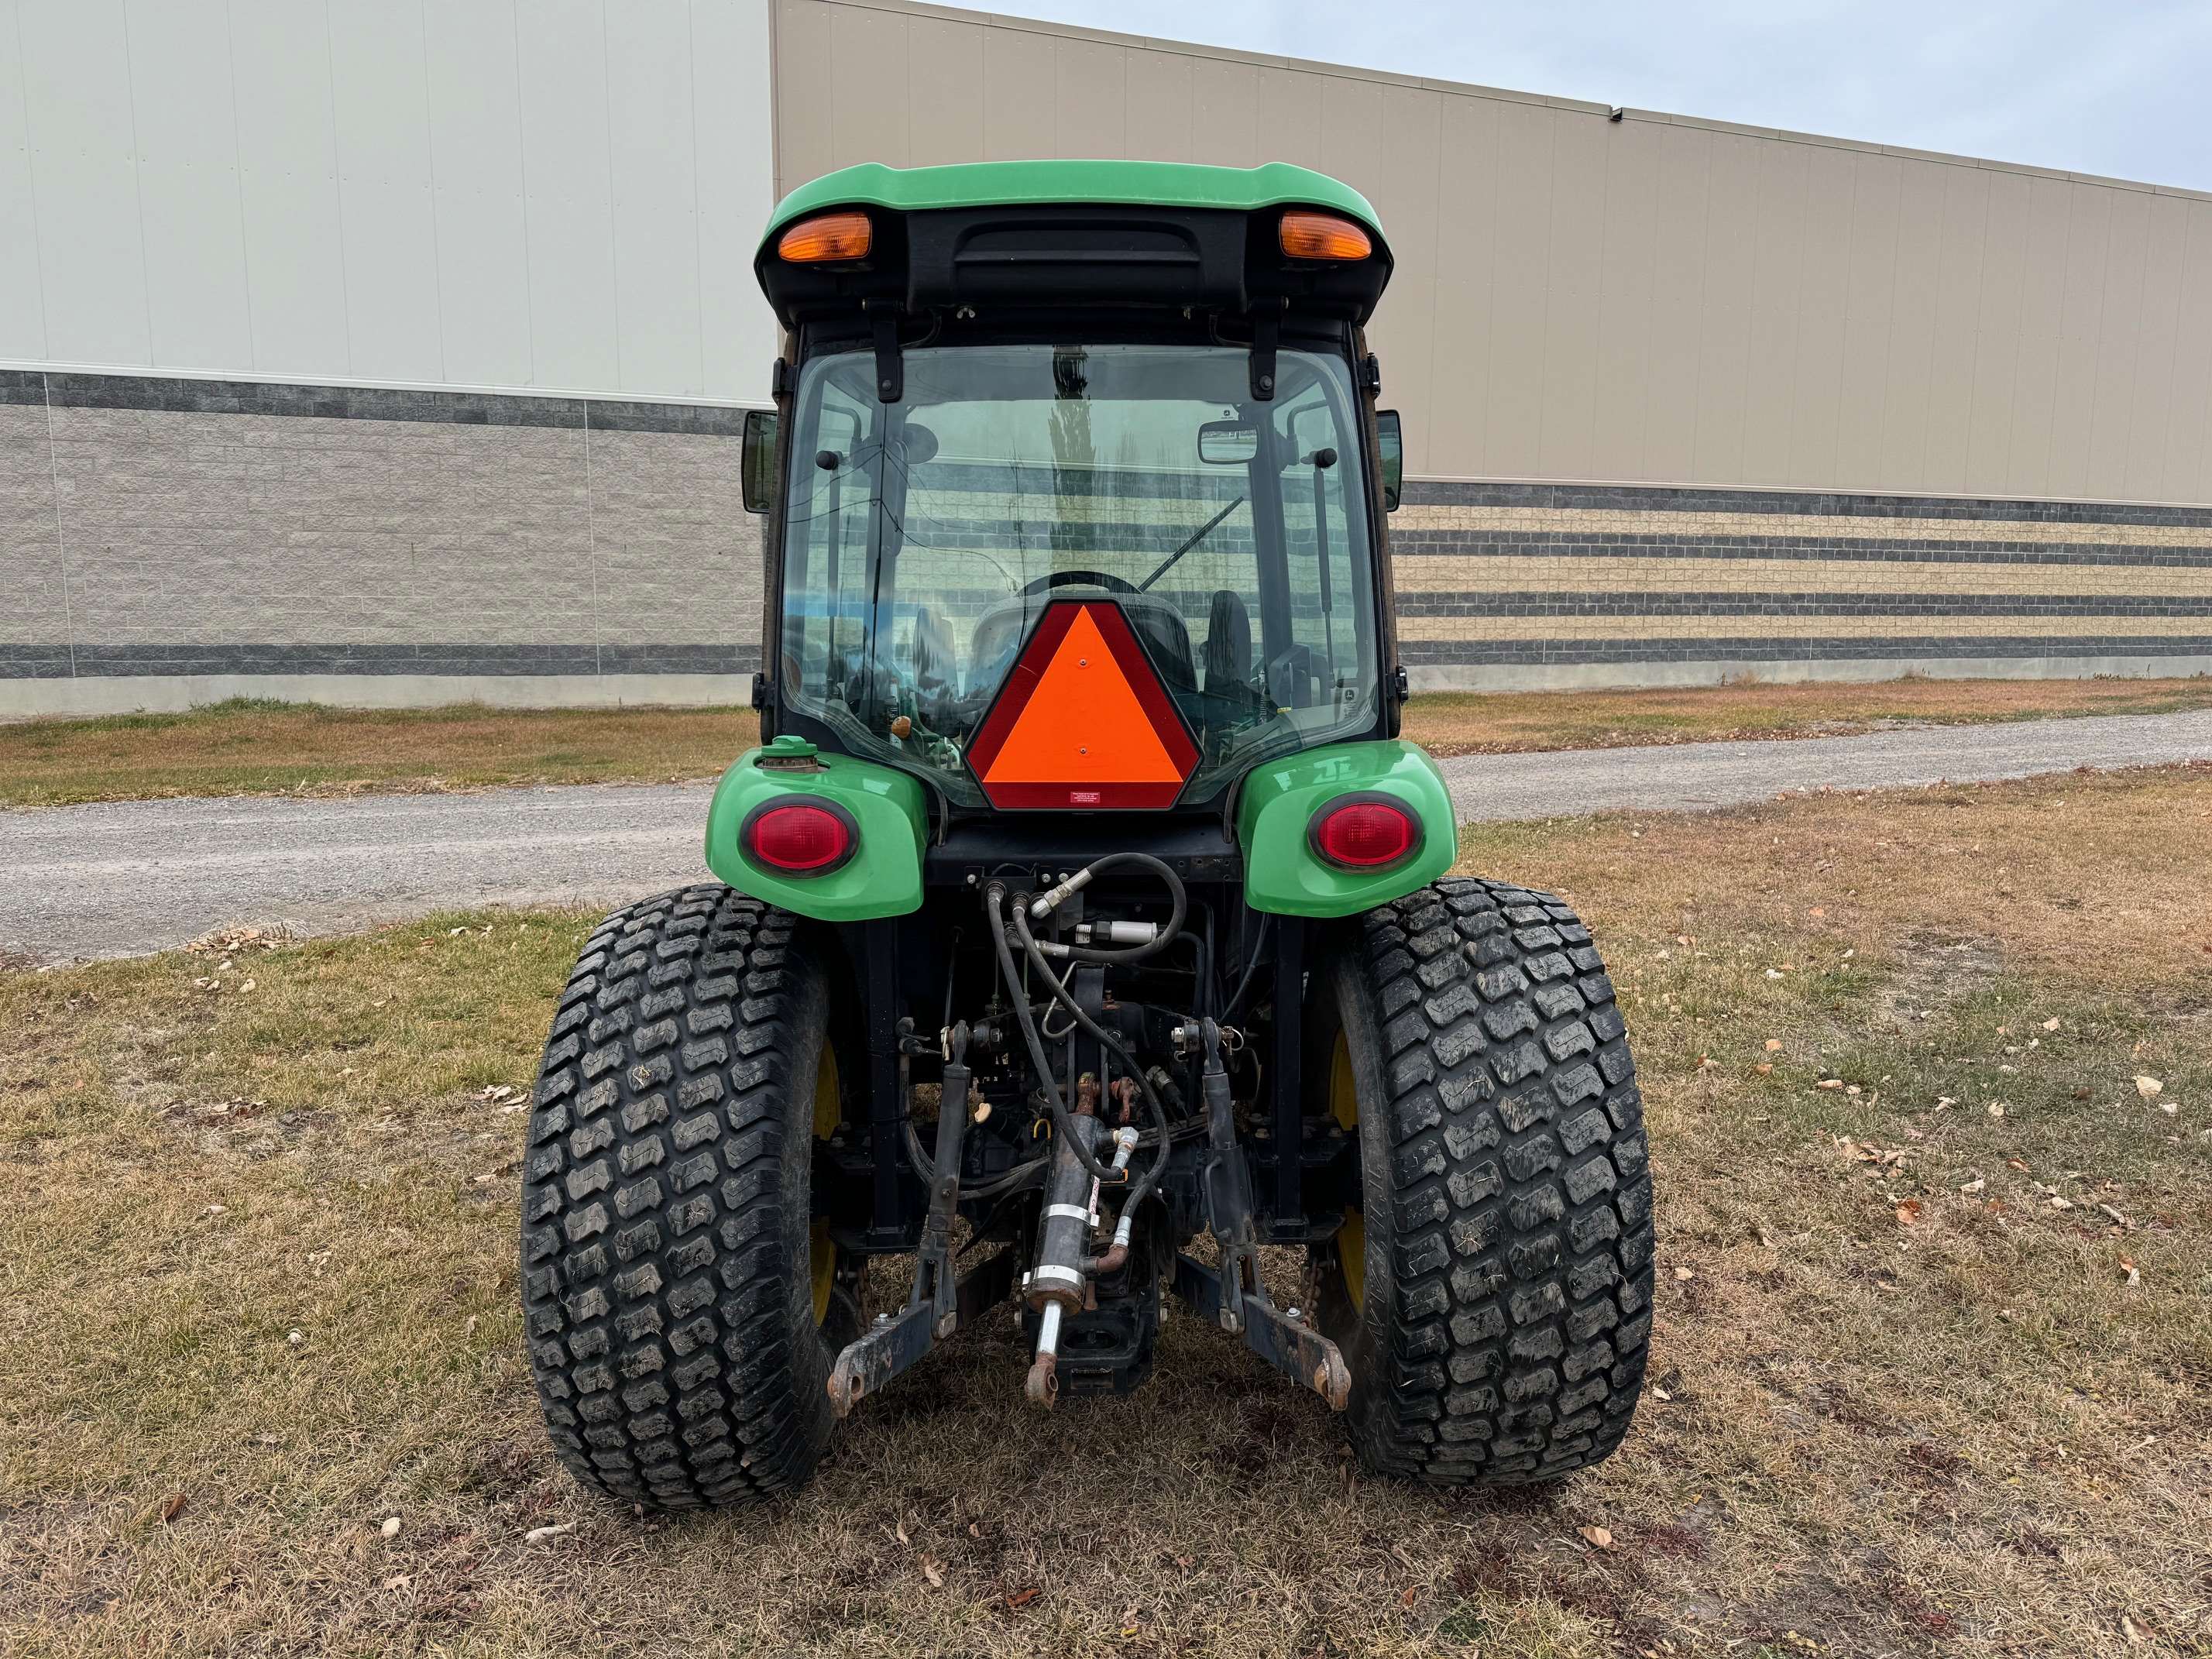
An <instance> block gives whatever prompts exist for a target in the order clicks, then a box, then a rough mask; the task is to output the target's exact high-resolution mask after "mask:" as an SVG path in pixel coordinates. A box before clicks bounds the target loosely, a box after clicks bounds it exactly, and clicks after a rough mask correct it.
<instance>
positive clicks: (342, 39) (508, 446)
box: [0, 0, 775, 714]
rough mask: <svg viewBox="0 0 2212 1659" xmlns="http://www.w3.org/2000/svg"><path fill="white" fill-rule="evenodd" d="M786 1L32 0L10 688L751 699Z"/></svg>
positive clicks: (12, 201)
mask: <svg viewBox="0 0 2212 1659" xmlns="http://www.w3.org/2000/svg"><path fill="white" fill-rule="evenodd" d="M769 40H770V34H769V15H768V0H523V3H516V0H432V3H429V4H422V3H418V0H227V3H226V0H127V3H126V0H0V714H9V713H18V714H26V713H56V712H67V711H91V710H101V709H108V708H134V707H149V706H160V707H175V706H179V705H182V704H186V703H191V702H206V701H210V700H214V699H216V698H220V697H223V696H234V695H255V696H287V697H297V698H319V699H328V700H334V701H343V702H450V701H453V700H456V699H458V698H463V697H477V698H485V699H491V700H497V701H507V702H593V701H607V700H611V699H621V700H640V699H646V700H664V701H678V700H682V701H709V700H734V699H736V698H738V697H741V696H743V693H744V684H745V678H744V677H745V676H746V675H747V674H749V673H750V671H751V670H752V668H753V666H754V665H755V662H756V659H757V640H758V637H759V620H758V619H759V607H760V597H759V596H760V552H759V540H758V535H757V525H756V520H753V519H751V518H750V517H748V516H747V515H746V514H745V513H744V512H743V511H742V510H741V509H740V505H739V502H738V495H737V484H736V479H737V472H738V422H739V419H740V411H739V410H737V409H736V408H734V407H732V403H734V402H738V401H745V402H756V403H758V402H765V401H766V392H767V378H768V365H769V360H770V358H771V357H772V356H774V353H775V329H774V324H773V319H772V318H771V317H770V314H769V310H768V307H767V306H766V305H765V304H764V303H763V301H762V300H761V298H760V295H759V292H758V289H757V287H756V286H755V284H754V282H753V277H752V272H751V259H752V253H753V249H754V247H755V246H756V243H757V239H758V237H759V234H760V228H761V226H762V223H763V221H764V220H765V219H766V217H767V215H768V212H769V207H770V205H771V204H772V202H773V178H772V167H771V161H770V157H771V155H772V151H773V148H774V143H773V133H772V124H771V121H770V117H769V82H770V76H771V66H770V62H769Z"/></svg>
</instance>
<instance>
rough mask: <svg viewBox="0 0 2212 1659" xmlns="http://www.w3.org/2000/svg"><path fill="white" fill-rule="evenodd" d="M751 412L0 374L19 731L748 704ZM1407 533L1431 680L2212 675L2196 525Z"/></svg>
mask: <svg viewBox="0 0 2212 1659" xmlns="http://www.w3.org/2000/svg"><path fill="white" fill-rule="evenodd" d="M741 419H742V416H741V415H740V413H739V411H737V410H731V409H727V408H720V407H703V406H696V405H688V404H637V403H618V402H611V401H605V400H598V399H588V400H587V399H580V398H536V397H516V396H476V395H471V394H459V393H451V392H401V391H391V390H378V389H364V388H343V387H329V386H273V385H266V384H258V383H234V382H219V381H204V380H173V379H164V378H150V377H149V378H136V377H130V376H118V375H93V374H39V373H35V372H13V371H8V372H0V713H15V714H24V713H40V712H55V711H61V710H67V709H80V708H131V707H140V706H144V707H162V706H167V707H175V706H181V705H183V704H185V703H188V702H200V701H207V700H210V699H211V698H213V697H218V696H234V695H240V694H258V695H268V696H321V697H329V698H343V699H345V700H348V701H358V702H437V701H448V700H452V699H453V698H456V697H488V698H491V699H494V700H505V701H515V702H532V701H536V702H585V701H610V700H616V699H623V700H648V699H651V700H665V701H695V700H709V699H712V700H730V699H735V698H739V697H742V696H743V695H744V686H745V683H746V678H747V677H749V676H750V674H751V672H752V671H753V670H754V669H755V668H756V667H757V665H758V656H759V652H758V641H759V618H760V606H761V585H760V583H761V571H760V550H759V540H758V524H759V521H758V520H756V519H753V518H751V517H750V516H748V515H747V514H746V513H744V511H743V509H742V505H741V502H740V501H739V499H738V448H739V435H738V434H739V424H740V422H741ZM1167 507H1174V509H1175V512H1176V524H1178V525H1179V524H1180V523H1181V522H1182V513H1183V512H1184V510H1185V509H1186V508H1187V507H1188V503H1151V504H1145V503H1137V502H1133V501H1126V500H1117V499H1114V498H1112V497H1110V496H1107V495H1101V496H1100V497H1098V498H1097V499H1096V500H1095V501H1093V502H1092V503H1091V511H1089V512H1088V513H1085V515H1084V516H1085V520H1086V522H1085V525H1084V527H1083V529H1082V531H1081V532H1079V534H1078V538H1079V540H1081V541H1082V542H1083V543H1084V544H1086V545H1089V544H1093V543H1096V544H1098V545H1099V546H1100V547H1102V548H1103V547H1104V546H1105V545H1106V544H1109V543H1111V542H1115V541H1117V540H1120V539H1121V538H1120V537H1118V536H1117V534H1116V527H1117V526H1122V525H1124V524H1126V527H1127V542H1128V544H1129V546H1130V547H1131V548H1146V549H1150V548H1152V547H1153V546H1154V545H1155V544H1160V543H1161V542H1162V539H1163V537H1164V535H1165V534H1166V533H1167V532H1166V531H1165V530H1164V527H1163V524H1162V523H1161V522H1158V520H1159V518H1160V513H1161V511H1163V510H1165V508H1167ZM933 512H941V513H942V520H941V521H940V522H941V527H944V528H945V529H947V531H948V532H949V533H967V532H973V533H975V534H976V535H978V536H980V537H981V538H982V540H983V542H990V541H992V540H993V539H994V535H995V533H996V532H994V531H992V530H990V529H988V528H987V527H986V526H983V525H981V523H980V522H979V523H973V524H970V523H966V522H964V516H965V515H964V514H963V513H954V512H952V511H951V504H950V503H936V504H935V506H934V507H933ZM954 526H957V531H955V530H954V528H953V527H954ZM1024 533H1027V532H1024ZM1232 533H1233V532H1232ZM1391 536H1392V548H1393V552H1394V557H1395V570H1396V575H1397V581H1398V600H1399V612H1400V635H1401V641H1402V642H1403V647H1404V654H1405V659H1406V661H1407V665H1408V666H1409V668H1410V669H1411V671H1412V672H1413V677H1414V680H1415V684H1417V685H1419V686H1423V687H1426V688H1436V687H1443V686H1450V685H1462V686H1537V685H1547V684H1663V683H1686V682H1696V681H1701V680H1702V681H1711V680H1715V679H1718V678H1722V677H1723V676H1724V675H1730V674H1743V673H1751V672H1756V673H1759V674H1761V675H1765V676H1767V677H1770V678H1802V677H1808V676H1820V677H1832V678H1880V677H1884V676H1887V675H1894V674H1898V673H1903V672H1907V671H1923V672H1929V673H1936V674H1974V673H1981V674H2057V675H2068V674H2072V675H2081V674H2090V673H2128V674H2146V673H2196V672H2204V671H2212V508H2207V507H2142V506H2124V505H2109V504H2106V505H2100V504H2088V503H2078V502H2052V501H2002V500H1962V499H1954V498H1938V497H1919V496H1883V495H1839V494H1802V493H1800V494H1792V493H1790V492H1785V491H1773V490H1722V489H1656V488H1649V487H1641V486H1638V487H1629V486H1600V485H1583V484H1512V483H1413V484H1412V485H1410V486H1409V488H1408V492H1407V501H1406V504H1405V506H1404V507H1402V508H1401V511H1400V512H1399V513H1397V515H1396V516H1395V518H1394V519H1393V520H1392V523H1391ZM1176 539H1179V537H1178V538H1176Z"/></svg>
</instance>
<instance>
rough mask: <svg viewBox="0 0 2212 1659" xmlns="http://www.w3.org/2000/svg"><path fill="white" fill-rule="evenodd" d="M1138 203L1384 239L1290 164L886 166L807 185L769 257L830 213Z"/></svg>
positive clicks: (1360, 209) (779, 224)
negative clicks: (1260, 211) (803, 220)
mask: <svg viewBox="0 0 2212 1659" xmlns="http://www.w3.org/2000/svg"><path fill="white" fill-rule="evenodd" d="M1099 202H1104V203H1113V204H1130V205H1133V206H1159V207H1183V208H1218V209H1222V210H1226V211H1229V212H1237V213H1249V212H1251V211H1252V210H1255V209H1257V208H1268V207H1287V206H1291V205H1293V204H1296V205H1297V206H1301V207H1320V208H1328V209H1330V210H1333V211H1334V212H1337V213H1342V214H1346V215H1348V216H1351V217H1352V218H1355V219H1358V221H1359V222H1361V223H1362V224H1364V225H1365V226H1366V227H1367V228H1369V229H1370V230H1372V231H1373V232H1374V233H1375V234H1376V237H1377V239H1378V240H1379V239H1380V238H1381V236H1382V232H1383V224H1382V221H1381V220H1379V219H1378V218H1376V215H1375V210H1374V208H1373V207H1372V206H1371V205H1370V204H1369V203H1368V200H1367V198H1366V197H1364V196H1362V195H1361V194H1360V193H1359V192H1358V191H1356V190H1354V189H1352V186H1351V185H1347V184H1345V183H1343V182H1342V181H1341V180H1340V179H1332V178H1330V177H1329V176H1328V174H1327V173H1316V172H1314V171H1313V170H1312V169H1311V168H1310V167H1293V166H1291V164H1290V163H1289V162H1287V161H1268V162H1265V163H1263V164H1262V165H1261V166H1259V167H1198V166H1194V165H1193V164H1191V163H1188V162H1184V161H971V162H967V163H963V164H961V165H958V166H953V167H885V166H884V165H883V163H882V162H880V161H863V162H861V163H860V165H859V166H858V167H840V168H839V169H838V170H837V171H836V172H835V173H823V175H822V176H821V177H820V178H819V179H813V180H811V181H810V182H809V183H806V184H804V185H800V186H799V188H798V189H797V190H794V191H792V192H791V194H790V195H788V196H787V197H784V198H783V200H782V201H781V202H780V203H778V204H776V210H775V212H774V213H773V214H771V215H769V222H768V234H767V235H766V236H765V237H763V239H762V243H763V252H765V251H766V248H767V245H768V244H769V243H770V242H773V241H774V240H775V237H776V235H777V234H778V233H779V232H781V230H782V229H783V228H784V227H785V226H786V225H787V224H789V223H790V222H792V221H793V220H794V219H797V218H799V217H801V216H805V215H806V214H809V213H818V212H821V211H822V210H824V209H826V208H837V207H854V206H866V207H880V208H885V209H889V210H892V211H894V212H900V213H914V212H926V211H928V210H932V209H936V208H975V207H1020V206H1039V205H1043V204H1050V203H1085V204H1088V203H1099Z"/></svg>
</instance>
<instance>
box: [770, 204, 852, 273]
mask: <svg viewBox="0 0 2212 1659" xmlns="http://www.w3.org/2000/svg"><path fill="white" fill-rule="evenodd" d="M875 239H876V233H875V228H874V227H873V226H872V225H871V224H869V222H868V216H867V215H866V214H865V213H817V214H816V215H815V216H813V217H812V218H811V219H801V220H800V221H799V222H798V223H797V224H795V225H793V226H792V228H790V229H788V230H787V231H785V232H784V233H783V234H782V235H781V236H779V237H777V238H776V239H775V257H776V258H779V259H781V260H783V261H784V262H785V263H787V264H794V265H821V264H836V263H837V262H838V261H840V260H843V259H865V258H867V257H868V249H869V248H870V246H872V245H873V244H874V241H875Z"/></svg>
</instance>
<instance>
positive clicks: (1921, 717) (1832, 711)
mask: <svg viewBox="0 0 2212 1659" xmlns="http://www.w3.org/2000/svg"><path fill="white" fill-rule="evenodd" d="M2193 708H2212V677H2200V678H2194V679H2177V680H1923V679H1905V680H1891V681H1888V682H1887V683H1884V684H1875V685H1766V684H1747V685H1727V686H1706V687H1699V688H1695V689H1692V690H1674V691H1533V692H1498V693H1482V694H1471V693H1459V692H1433V693H1425V694H1423V695H1422V696H1418V697H1415V698H1414V699H1413V702H1411V703H1409V704H1407V708H1406V715H1405V732H1406V735H1407V737H1408V738H1412V739H1413V740H1414V741H1415V742H1417V743H1420V744H1425V745H1426V746H1427V748H1428V749H1429V750H1430V752H1431V753H1432V754H1436V755H1468V754H1479V753H1501V752H1504V751H1508V750H1540V749H1609V748H1618V747H1620V746H1623V745H1625V744H1652V743H1695V742H1701V741H1706V740H1711V739H1725V738H1804V737H1831V736H1835V735H1837V734H1839V733H1843V732H1863V731H1869V730H1873V729H1875V728H1878V727H1881V726H1897V725H1911V724H1932V725H1943V724H1968V723H1973V722H1979V721H1987V720H2035V719H2040V718H2043V717H2045V716H2050V715H2058V714H2168V713H2172V712H2175V711H2177V710H2181V709H2193ZM758 730H759V727H758V723H757V720H755V718H754V716H753V714H752V713H751V711H750V710H749V709H738V708H619V709H505V708H485V707H482V706H480V705H469V704H461V705H457V706H455V707H452V708H427V709H341V708H315V707H311V706H308V705H305V704H296V703H276V702H228V703H217V704H214V705H211V706H210V707H208V708H198V709H194V710H192V711H191V712H190V713H188V714H116V715H108V716H105V717H102V718H100V719H97V720H23V721H16V722H15V723H12V724H0V807H4V806H51V805H64V804H67V803H69V802H72V801H91V800H137V799H146V798H148V797H151V796H157V795H241V794H295V793H296V794H342V793H351V792H356V791H373V790H382V791H391V790H428V789H471V788H480V787H488V786H492V785H499V784H535V783H665V782H671V781H678V780H684V779H693V778H707V777H714V776H716V775H719V774H720V772H721V770H722V769H723V768H725V767H726V766H727V765H728V764H729V763H730V762H731V761H732V759H734V758H735V757H737V755H738V753H739V752H740V751H742V750H744V749H746V748H748V747H750V745H751V744H753V743H754V742H755V741H756V740H757V732H758Z"/></svg>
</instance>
